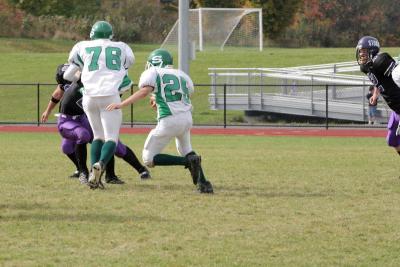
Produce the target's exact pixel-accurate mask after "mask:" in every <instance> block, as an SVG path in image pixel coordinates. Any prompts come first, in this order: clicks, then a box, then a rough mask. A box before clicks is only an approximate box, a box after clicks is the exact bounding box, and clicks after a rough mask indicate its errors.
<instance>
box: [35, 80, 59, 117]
mask: <svg viewBox="0 0 400 267" xmlns="http://www.w3.org/2000/svg"><path fill="white" fill-rule="evenodd" d="M63 95H64V91H63V90H62V88H61V85H60V84H59V85H57V88H56V89H55V90H54V92H53V93H52V94H51V98H50V101H49V104H47V108H46V110H45V111H44V112H43V114H42V117H41V119H40V121H41V122H42V123H44V122H46V121H47V120H48V119H49V115H50V113H51V112H52V111H53V109H54V107H55V106H56V105H57V103H58V102H60V100H61V98H62V97H63Z"/></svg>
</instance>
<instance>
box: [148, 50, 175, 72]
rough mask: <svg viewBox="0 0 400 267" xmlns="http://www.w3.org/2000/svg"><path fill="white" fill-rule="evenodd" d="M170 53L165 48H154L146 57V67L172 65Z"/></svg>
mask: <svg viewBox="0 0 400 267" xmlns="http://www.w3.org/2000/svg"><path fill="white" fill-rule="evenodd" d="M173 61H174V60H173V58H172V55H171V54H170V53H169V52H168V51H167V50H165V49H156V50H154V51H153V52H151V53H150V55H149V57H148V58H147V64H146V69H148V68H150V67H159V68H167V67H172V65H173V64H174V63H173Z"/></svg>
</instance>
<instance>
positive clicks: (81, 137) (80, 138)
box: [76, 129, 92, 144]
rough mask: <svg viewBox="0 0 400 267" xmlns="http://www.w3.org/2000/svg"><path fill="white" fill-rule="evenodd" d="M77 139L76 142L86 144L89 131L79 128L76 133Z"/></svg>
mask: <svg viewBox="0 0 400 267" xmlns="http://www.w3.org/2000/svg"><path fill="white" fill-rule="evenodd" d="M76 136H77V140H76V143H78V144H87V143H89V142H90V141H91V138H92V135H91V133H90V132H89V131H87V130H86V129H85V130H81V131H78V132H77V134H76Z"/></svg>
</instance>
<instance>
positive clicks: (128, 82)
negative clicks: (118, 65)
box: [118, 75, 132, 94]
mask: <svg viewBox="0 0 400 267" xmlns="http://www.w3.org/2000/svg"><path fill="white" fill-rule="evenodd" d="M131 86H132V80H131V79H130V78H129V77H128V75H125V77H124V79H123V80H122V83H121V85H120V86H119V87H118V91H119V93H120V94H122V93H124V92H126V91H128V90H129V89H130V88H131Z"/></svg>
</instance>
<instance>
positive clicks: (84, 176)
mask: <svg viewBox="0 0 400 267" xmlns="http://www.w3.org/2000/svg"><path fill="white" fill-rule="evenodd" d="M78 179H79V182H80V183H81V184H88V174H87V173H85V172H81V174H80V175H79V178H78Z"/></svg>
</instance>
